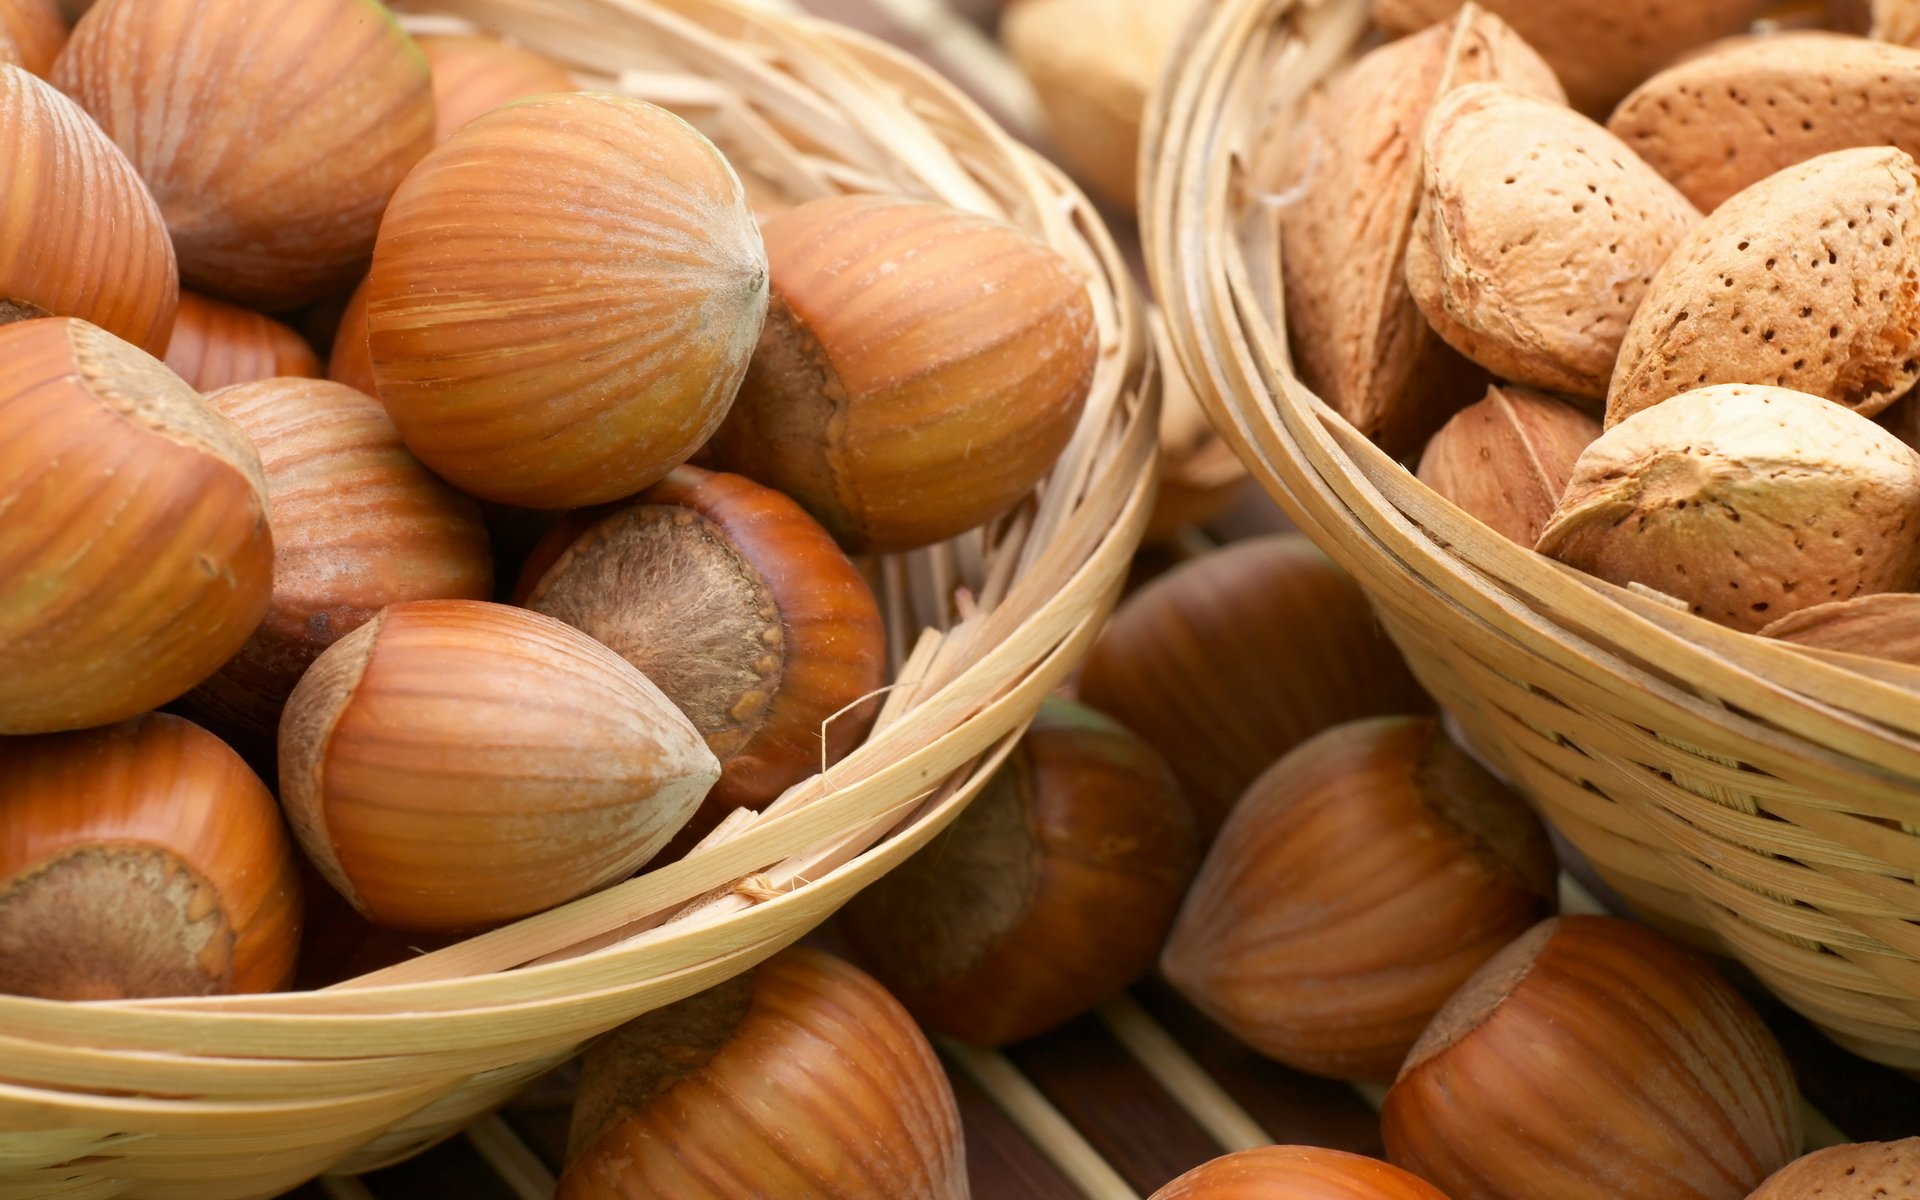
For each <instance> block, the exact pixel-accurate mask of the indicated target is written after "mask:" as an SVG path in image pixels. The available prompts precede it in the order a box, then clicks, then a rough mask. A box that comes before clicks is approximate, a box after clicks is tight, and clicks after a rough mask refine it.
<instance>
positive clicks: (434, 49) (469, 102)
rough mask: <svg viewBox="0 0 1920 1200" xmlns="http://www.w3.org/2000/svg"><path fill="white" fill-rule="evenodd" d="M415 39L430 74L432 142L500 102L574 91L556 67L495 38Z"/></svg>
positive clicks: (435, 36)
mask: <svg viewBox="0 0 1920 1200" xmlns="http://www.w3.org/2000/svg"><path fill="white" fill-rule="evenodd" d="M416 40H418V42H419V43H420V49H421V52H422V53H424V54H425V55H426V56H427V64H428V65H429V66H430V67H431V68H432V70H433V114H434V129H433V140H434V142H435V143H436V144H437V143H439V142H444V141H446V140H447V139H448V138H450V137H452V136H453V135H454V133H455V132H456V131H458V130H459V129H460V127H461V126H463V125H465V124H466V123H467V122H468V121H471V120H473V119H474V118H475V117H480V116H485V115H486V114H487V113H490V112H492V111H493V110H494V109H496V108H499V107H500V106H501V105H503V104H511V103H513V102H514V101H515V100H525V99H526V98H527V97H529V96H543V95H547V94H549V93H552V92H572V91H577V90H579V86H580V85H579V84H577V83H575V82H574V79H573V76H572V75H570V74H568V73H567V71H566V69H565V68H563V67H562V66H560V64H559V63H556V62H554V61H553V60H552V59H548V58H542V57H541V56H540V55H538V54H535V53H534V52H533V51H531V50H527V49H524V48H522V47H520V46H514V45H510V44H508V43H506V42H503V41H500V40H498V39H496V38H490V37H474V36H462V35H458V34H444V33H436V34H426V35H423V36H422V37H420V38H418V39H416Z"/></svg>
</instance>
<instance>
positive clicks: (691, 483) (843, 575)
mask: <svg viewBox="0 0 1920 1200" xmlns="http://www.w3.org/2000/svg"><path fill="white" fill-rule="evenodd" d="M563 528H564V526H563ZM569 531H570V530H569ZM522 603H523V604H524V605H525V607H527V608H530V609H532V610H534V611H535V612H540V613H545V614H546V615H548V616H550V617H554V618H556V619H557V620H561V621H565V622H566V623H567V624H569V625H572V626H573V627H574V628H576V629H580V630H582V631H584V632H585V633H587V634H588V635H589V636H591V637H593V638H594V639H595V640H596V641H598V642H600V643H602V644H603V645H606V646H608V647H611V648H612V649H613V650H614V651H615V652H616V653H617V654H619V655H620V656H621V657H622V658H624V659H626V660H627V661H628V662H630V663H632V664H633V665H634V666H635V667H636V668H638V669H639V670H640V671H641V672H642V673H643V674H645V675H646V676H647V678H648V679H650V680H652V681H653V683H654V684H656V685H657V686H658V687H659V688H660V690H661V692H662V693H664V694H665V695H666V697H667V699H669V700H671V701H673V703H674V704H675V705H676V706H678V707H679V709H680V710H681V711H682V712H684V713H686V714H687V718H688V719H689V720H691V721H692V722H693V725H694V728H696V729H698V730H699V731H700V733H701V736H703V737H705V738H706V740H707V746H708V748H709V749H711V750H712V751H713V753H714V756H715V757H716V758H718V759H719V760H720V764H721V772H720V781H719V782H718V783H717V784H715V785H714V787H713V790H712V791H711V792H709V793H708V794H707V799H706V802H705V804H704V805H703V806H702V809H701V813H700V816H699V818H698V819H697V821H696V822H695V823H696V824H697V825H699V826H701V827H702V832H704V831H705V830H706V829H710V828H711V827H712V826H713V825H716V824H718V823H719V822H720V820H721V819H723V818H724V817H725V816H726V815H727V814H728V813H729V812H732V811H733V810H734V809H735V808H740V807H750V808H759V807H761V806H762V805H765V804H767V803H768V802H769V801H771V800H773V799H774V798H776V797H777V796H779V795H780V793H781V792H784V791H786V790H787V789H788V788H789V787H792V786H793V785H794V784H796V783H799V782H800V781H801V780H803V779H806V778H808V777H810V776H813V775H817V774H819V773H820V771H821V770H822V767H823V764H825V765H827V766H831V765H832V764H833V763H836V762H838V761H840V759H842V758H844V757H845V756H846V755H847V753H848V752H849V751H851V750H852V749H853V748H854V747H855V746H857V745H858V744H859V743H860V740H861V739H862V738H864V737H865V736H866V733H867V730H868V729H869V728H870V727H871V726H872V724H873V719H874V717H875V716H876V715H877V711H878V710H877V705H874V704H871V703H862V702H863V701H866V700H869V699H870V698H871V697H873V696H874V695H875V694H876V693H878V692H879V691H880V690H881V689H882V688H883V687H884V686H885V684H886V669H887V663H886V626H885V624H884V622H883V621H882V619H881V616H880V605H879V602H878V601H877V600H876V599H875V598H874V595H873V589H872V588H870V587H868V586H867V581H866V580H865V579H864V578H862V577H861V575H860V572H859V570H858V569H857V568H855V567H854V565H853V563H852V562H850V561H848V559H847V556H846V554H845V553H844V552H843V551H842V550H841V549H840V547H839V546H837V545H835V544H834V541H833V539H832V538H831V537H829V536H828V535H827V531H826V530H824V529H822V528H821V527H820V525H819V523H818V522H816V521H815V520H814V519H813V518H812V517H809V516H808V515H807V514H806V512H805V511H804V510H802V509H801V507H800V506H799V505H797V504H795V503H794V502H793V501H792V500H789V499H788V498H787V497H785V496H783V495H781V494H780V493H779V492H776V491H774V490H773V489H771V488H766V487H762V486H760V485H759V484H757V483H754V482H753V481H752V480H750V479H745V478H742V477H741V476H739V475H729V474H725V473H722V472H715V471H702V470H700V469H699V468H697V467H678V468H676V469H675V470H674V472H673V473H672V474H670V475H668V476H667V477H666V478H665V479H663V480H661V481H660V482H659V483H657V484H655V485H654V486H653V487H651V488H648V489H647V490H646V491H645V492H643V493H641V494H640V496H639V497H638V498H637V499H636V500H635V501H634V503H632V504H630V505H626V506H623V507H621V508H618V509H616V510H615V511H613V512H611V513H607V514H605V515H604V516H602V517H601V518H600V519H599V520H598V521H595V522H593V523H592V524H591V525H590V526H589V527H588V528H586V529H585V530H584V531H581V532H580V533H579V534H578V536H577V537H575V538H574V539H573V540H572V542H571V544H570V545H568V546H567V547H566V549H565V550H563V551H562V552H561V553H560V554H559V556H558V557H557V558H556V559H555V560H554V561H553V563H552V565H551V566H550V567H548V568H547V569H546V570H544V571H543V572H541V573H540V575H539V578H538V582H537V583H536V584H535V585H534V587H533V588H532V589H531V591H529V593H528V594H527V596H526V597H525V599H524V601H522Z"/></svg>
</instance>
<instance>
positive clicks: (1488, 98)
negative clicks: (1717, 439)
mask: <svg viewBox="0 0 1920 1200" xmlns="http://www.w3.org/2000/svg"><path fill="white" fill-rule="evenodd" d="M1699 219H1700V214H1699V213H1698V212H1696V211H1695V210H1694V207H1693V206H1692V205H1691V204H1689V203H1687V201H1686V198H1685V197H1683V196H1681V195H1680V194H1679V193H1678V192H1676V191H1674V190H1673V188H1672V186H1671V185H1669V184H1668V183H1667V182H1666V181H1665V180H1664V179H1661V178H1660V176H1658V175H1657V174H1655V173H1654V172H1653V170H1652V169H1651V168H1649V167H1648V166H1647V165H1646V164H1645V163H1642V162H1641V161H1640V160H1639V159H1637V158H1635V157H1634V155H1633V152H1632V151H1631V150H1629V149H1627V148H1626V147H1625V146H1624V145H1622V144H1621V143H1620V141H1619V139H1617V138H1615V137H1614V136H1613V135H1612V134H1610V133H1608V132H1607V131H1606V130H1605V129H1602V128H1601V127H1600V126H1598V125H1596V124H1594V123H1593V122H1592V121H1589V120H1588V119H1586V118H1585V117H1583V116H1581V115H1580V114H1578V113H1576V112H1573V111H1572V110H1570V109H1566V108H1562V107H1560V106H1558V105H1555V104H1549V103H1547V102H1545V101H1543V100H1540V99H1537V98H1535V97H1533V96H1529V95H1526V94H1525V93H1522V92H1520V91H1517V90H1515V89H1513V88H1510V87H1505V86H1502V85H1500V84H1492V83H1481V84H1472V85H1469V86H1466V87H1461V88H1456V89H1455V90H1453V91H1452V92H1449V93H1448V94H1447V95H1446V96H1445V97H1443V98H1442V99H1441V101H1440V102H1439V104H1437V105H1436V106H1435V107H1434V111H1433V116H1432V118H1431V119H1430V120H1429V121H1428V123H1427V131H1426V170H1425V191H1424V194H1423V196H1422V198H1421V204H1420V212H1419V215H1418V217H1416V219H1415V222H1414V231H1413V240H1412V242H1411V243H1410V244H1409V246H1408V248H1407V284H1408V287H1409V290H1410V291H1411V292H1412V293H1413V298H1414V300H1415V302H1416V303H1418V304H1419V305H1420V309H1421V311H1422V312H1424V313H1425V314H1426V316H1427V320H1428V321H1430V322H1431V323H1432V324H1433V327H1434V328H1435V329H1436V330H1437V331H1438V332H1439V334H1440V336H1441V337H1443V338H1445V339H1446V340H1447V342H1448V343H1449V344H1451V345H1452V346H1453V347H1454V348H1455V349H1456V350H1459V351H1460V352H1461V353H1463V354H1465V355H1466V356H1467V357H1468V358H1471V359H1473V360H1474V361H1475V362H1477V363H1479V364H1480V365H1481V366H1483V367H1486V368H1487V369H1488V370H1490V371H1492V372H1493V373H1494V374H1496V375H1500V376H1503V377H1505V378H1507V379H1510V380H1512V381H1514V382H1515V383H1522V384H1527V385H1529V386H1532V387H1539V388H1546V389H1549V390H1552V391H1560V392H1568V393H1571V394H1572V395H1575V396H1585V397H1590V398H1593V399H1599V398H1601V397H1603V396H1605V395H1606V393H1607V382H1608V380H1609V379H1610V378H1611V376H1612V374H1613V365H1614V360H1615V358H1616V357H1617V355H1618V354H1619V350H1620V341H1621V338H1623V337H1624V336H1625V335H1626V331H1627V324H1628V322H1629V321H1631V320H1632V318H1633V314H1634V310H1635V309H1637V308H1639V306H1640V301H1641V298H1642V297H1643V296H1645V294H1646V289H1647V286H1648V285H1649V284H1650V283H1652V282H1653V276H1654V272H1656V271H1658V270H1659V269H1660V267H1661V265H1662V264H1663V263H1665V262H1666V260H1667V256H1668V255H1669V254H1671V253H1672V252H1673V248H1674V247H1675V246H1677V245H1679V244H1680V241H1681V239H1682V238H1683V237H1684V236H1685V235H1686V233H1687V231H1688V230H1689V229H1691V228H1692V227H1693V226H1694V224H1695V223H1697V222H1698V221H1699Z"/></svg>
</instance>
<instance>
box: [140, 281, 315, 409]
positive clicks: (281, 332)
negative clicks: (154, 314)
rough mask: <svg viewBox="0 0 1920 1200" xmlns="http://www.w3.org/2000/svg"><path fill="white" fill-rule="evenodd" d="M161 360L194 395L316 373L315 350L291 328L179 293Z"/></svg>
mask: <svg viewBox="0 0 1920 1200" xmlns="http://www.w3.org/2000/svg"><path fill="white" fill-rule="evenodd" d="M165 361H166V364H167V365H168V366H169V367H172V368H173V370H174V373H175V374H177V375H179V376H180V378H182V379H184V380H186V381H187V383H189V384H190V385H192V387H193V389H194V390H195V391H197V392H217V391H219V390H220V389H221V388H224V387H232V386H233V385H234V384H236V383H252V382H254V381H255V380H260V379H273V378H275V377H277V376H298V377H301V378H307V379H311V378H314V377H315V376H317V375H319V374H320V360H319V359H317V358H315V357H314V353H313V347H311V346H309V345H307V342H306V339H305V338H303V337H301V336H300V335H299V334H297V333H295V332H294V331H293V330H291V329H289V328H287V327H286V326H285V325H282V324H281V323H280V322H278V321H276V320H274V319H273V318H272V317H266V316H262V315H260V314H259V313H257V312H253V311H252V310H250V309H245V308H240V307H239V306H237V305H233V304H228V303H226V302H224V301H221V300H211V299H208V298H207V297H205V296H198V295H195V294H194V293H192V292H182V293H180V311H179V314H178V315H177V316H176V317H175V318H174V322H173V336H172V338H171V339H170V340H169V341H168V342H167V353H166V359H165Z"/></svg>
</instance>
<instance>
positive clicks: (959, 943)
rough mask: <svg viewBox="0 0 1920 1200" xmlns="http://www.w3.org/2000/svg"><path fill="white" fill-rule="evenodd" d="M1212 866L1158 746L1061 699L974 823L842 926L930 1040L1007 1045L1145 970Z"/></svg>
mask: <svg viewBox="0 0 1920 1200" xmlns="http://www.w3.org/2000/svg"><path fill="white" fill-rule="evenodd" d="M1199 864H1200V839H1199V833H1198V831H1197V830H1196V829H1195V827H1194V821H1193V814H1192V812H1191V811H1190V810H1189V809H1188V807H1187V803H1186V800H1185V798H1183V797H1182V796H1181V795H1180V789H1179V785H1178V784H1177V783H1176V782H1175V781H1174V778H1173V775H1172V773H1171V772H1170V771H1168V769H1167V765H1166V763H1165V762H1164V761H1163V760H1162V759H1161V758H1160V756H1159V755H1158V754H1156V753H1154V751H1153V749H1152V747H1150V746H1148V745H1147V744H1146V742H1144V741H1142V740H1141V739H1140V738H1139V737H1137V736H1135V735H1134V734H1132V733H1130V732H1128V731H1127V730H1126V729H1123V728H1121V727H1120V726H1119V725H1118V724H1116V723H1115V722H1113V721H1112V720H1110V719H1108V718H1106V717H1104V716H1101V715H1100V714H1099V713H1096V712H1094V711H1092V710H1091V709H1088V708H1086V707H1085V706H1084V705H1080V704H1074V703H1071V702H1069V701H1064V700H1058V699H1052V700H1048V701H1047V703H1046V704H1045V705H1043V706H1042V707H1041V709H1040V713H1039V715H1038V716H1037V717H1035V719H1034V722H1033V725H1032V726H1031V727H1029V729H1028V730H1027V733H1026V735H1025V736H1024V737H1023V738H1022V739H1021V742H1020V746H1019V748H1018V749H1016V750H1015V751H1014V753H1013V756H1012V757H1011V758H1009V759H1008V760H1007V762H1006V764H1005V765H1004V766H1002V767H1001V769H1000V770H999V771H998V772H996V773H995V774H994V777H993V779H992V781H991V782H989V783H988V784H987V787H986V789H985V790H984V791H983V792H982V793H981V794H980V795H979V796H977V797H975V798H974V800H973V802H972V803H971V804H969V805H968V806H967V809H966V811H965V812H963V813H961V814H960V816H959V817H957V818H955V820H954V822H953V824H951V825H949V826H948V827H947V828H946V829H945V830H944V831H943V832H942V833H941V834H940V835H939V836H937V837H935V838H934V840H933V841H931V842H929V843H927V845H926V846H925V848H923V849H921V850H920V851H919V852H918V853H916V854H915V855H914V856H913V857H912V858H909V859H908V860H907V861H906V862H904V863H902V864H901V865H900V866H898V867H896V868H894V870H893V871H891V872H890V873H889V874H887V875H886V876H885V877H884V878H882V879H879V880H876V881H875V882H874V883H873V884H872V885H871V886H869V887H868V888H867V889H866V890H864V891H862V892H861V893H860V894H859V895H858V896H856V897H854V899H853V900H852V901H851V902H850V903H849V904H848V905H847V907H846V908H845V909H843V910H841V915H840V929H841V932H842V933H844V934H845V935H846V938H847V942H848V944H849V946H851V947H852V949H853V951H854V954H855V957H856V958H857V959H858V960H859V961H860V962H861V963H862V964H864V965H865V966H866V967H867V968H868V969H869V970H871V971H872V972H873V973H874V975H875V976H876V977H877V978H878V979H879V980H880V981H881V982H882V983H884V984H886V985H887V987H888V988H889V989H891V990H892V992H893V994H894V995H896V996H898V997H899V998H900V1001H901V1003H903V1004H905V1005H906V1006H907V1010H908V1011H909V1012H911V1013H913V1015H914V1017H915V1018H916V1019H918V1020H919V1021H920V1023H921V1024H922V1025H923V1026H925V1027H926V1028H927V1029H930V1030H933V1031H935V1032H938V1033H944V1034H947V1035H949V1036H951V1037H957V1038H960V1039H961V1040H962V1041H966V1042H971V1043H973V1044H974V1045H977V1046H1001V1045H1005V1044H1007V1043H1010V1042H1017V1041H1023V1040H1025V1039H1027V1038H1030V1037H1034V1036H1036V1035H1038V1034H1041V1033H1044V1032H1046V1031H1047V1030H1049V1029H1053V1028H1055V1027H1057V1026H1059V1025H1062V1024H1065V1023H1066V1022H1067V1021H1070V1020H1072V1019H1073V1018H1075V1017H1077V1016H1080V1015H1081V1014H1082V1013H1086V1012H1090V1011H1092V1010H1093V1009H1094V1008H1095V1007H1096V1006H1098V1005H1100V1004H1103V1003H1105V1002H1106V1001H1108V1000H1110V999H1112V998H1113V997H1114V996H1116V995H1118V994H1119V993H1120V992H1121V991H1122V990H1123V989H1125V988H1126V987H1127V985H1128V984H1131V983H1132V982H1134V981H1135V980H1136V979H1138V978H1140V976H1142V975H1144V974H1146V973H1147V971H1148V970H1149V969H1150V968H1151V967H1152V966H1153V961H1154V958H1155V957H1156V956H1157V955H1158V953H1159V950H1160V944H1161V943H1162V942H1163V941H1165V940H1166V936H1167V930H1168V929H1169V928H1170V927H1171V926H1172V924H1173V918H1174V913H1175V912H1176V911H1178V909H1179V906H1180V897H1181V896H1182V895H1183V894H1184V893H1185V892H1186V889H1187V884H1188V883H1189V882H1190V881H1191V880H1192V879H1193V872H1194V869H1195V868H1196V867H1198V866H1199Z"/></svg>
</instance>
